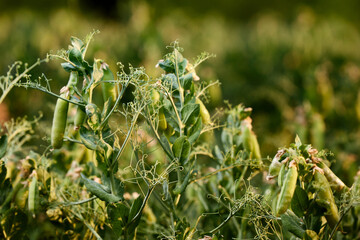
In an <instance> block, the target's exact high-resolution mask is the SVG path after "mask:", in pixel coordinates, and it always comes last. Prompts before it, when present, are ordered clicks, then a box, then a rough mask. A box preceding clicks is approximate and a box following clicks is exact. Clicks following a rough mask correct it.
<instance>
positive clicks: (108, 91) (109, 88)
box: [101, 63, 117, 106]
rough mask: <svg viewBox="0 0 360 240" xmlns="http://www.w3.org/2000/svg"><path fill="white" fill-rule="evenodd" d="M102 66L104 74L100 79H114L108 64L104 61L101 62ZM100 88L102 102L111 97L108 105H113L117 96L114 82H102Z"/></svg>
mask: <svg viewBox="0 0 360 240" xmlns="http://www.w3.org/2000/svg"><path fill="white" fill-rule="evenodd" d="M102 68H103V73H104V75H103V77H102V79H101V80H102V81H114V80H115V78H114V74H113V73H112V72H111V70H110V68H109V66H108V65H107V64H106V63H103V65H102ZM101 88H102V93H103V98H104V102H106V101H107V100H108V99H109V98H111V100H110V101H111V102H110V105H111V106H113V105H114V103H115V101H116V98H117V94H116V85H115V83H112V82H102V83H101Z"/></svg>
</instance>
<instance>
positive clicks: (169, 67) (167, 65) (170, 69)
mask: <svg viewBox="0 0 360 240" xmlns="http://www.w3.org/2000/svg"><path fill="white" fill-rule="evenodd" d="M159 67H161V68H162V69H163V70H164V71H165V72H167V73H174V72H175V69H174V64H173V62H172V61H170V60H169V59H166V60H165V61H163V62H159Z"/></svg>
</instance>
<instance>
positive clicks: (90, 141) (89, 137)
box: [79, 126, 104, 152]
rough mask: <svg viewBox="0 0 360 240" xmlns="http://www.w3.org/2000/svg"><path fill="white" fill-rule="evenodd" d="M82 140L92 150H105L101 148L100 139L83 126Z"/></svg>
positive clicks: (81, 131)
mask: <svg viewBox="0 0 360 240" xmlns="http://www.w3.org/2000/svg"><path fill="white" fill-rule="evenodd" d="M79 133H80V140H81V142H82V143H83V144H84V145H85V147H87V148H88V149H90V150H94V151H102V152H104V149H103V148H102V147H101V141H100V139H99V137H98V136H97V135H96V134H95V133H94V131H92V130H88V129H87V128H86V127H84V126H82V127H81V128H80V131H79Z"/></svg>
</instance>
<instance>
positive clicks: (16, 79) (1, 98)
mask: <svg viewBox="0 0 360 240" xmlns="http://www.w3.org/2000/svg"><path fill="white" fill-rule="evenodd" d="M48 61H49V59H48V58H45V59H42V60H40V59H38V60H37V61H36V62H35V63H34V64H33V65H31V66H30V67H29V68H27V69H26V70H25V71H24V72H22V73H21V74H20V75H19V76H17V77H16V78H15V79H14V80H13V81H11V83H10V85H9V87H8V88H7V89H6V90H5V91H4V92H3V93H2V95H1V97H0V104H1V103H2V102H3V101H4V99H5V97H6V96H7V95H8V94H9V92H10V90H11V89H12V88H13V87H14V86H15V84H16V83H17V82H19V81H20V80H21V79H22V78H23V77H25V76H26V74H27V73H28V72H30V71H31V70H32V69H33V68H35V67H36V66H37V65H40V64H41V63H43V62H48Z"/></svg>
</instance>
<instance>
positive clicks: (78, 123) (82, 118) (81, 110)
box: [74, 106, 86, 130]
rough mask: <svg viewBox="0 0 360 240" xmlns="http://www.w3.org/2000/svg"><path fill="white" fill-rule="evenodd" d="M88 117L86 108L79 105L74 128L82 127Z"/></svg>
mask: <svg viewBox="0 0 360 240" xmlns="http://www.w3.org/2000/svg"><path fill="white" fill-rule="evenodd" d="M85 118H86V112H85V109H84V108H82V107H79V106H78V107H77V109H76V115H75V120H74V129H75V130H79V129H80V127H81V126H82V125H83V124H84V121H85Z"/></svg>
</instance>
